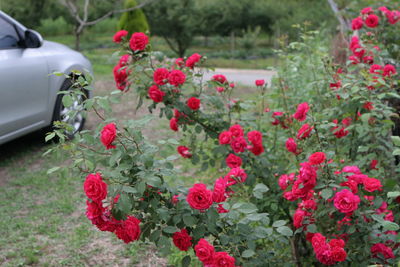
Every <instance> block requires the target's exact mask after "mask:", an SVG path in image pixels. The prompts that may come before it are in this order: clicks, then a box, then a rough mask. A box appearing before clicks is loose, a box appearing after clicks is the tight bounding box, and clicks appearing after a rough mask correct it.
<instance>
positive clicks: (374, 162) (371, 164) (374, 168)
mask: <svg viewBox="0 0 400 267" xmlns="http://www.w3.org/2000/svg"><path fill="white" fill-rule="evenodd" d="M376 165H378V161H377V160H376V159H373V160H371V163H370V164H369V168H370V169H371V170H377V168H376Z"/></svg>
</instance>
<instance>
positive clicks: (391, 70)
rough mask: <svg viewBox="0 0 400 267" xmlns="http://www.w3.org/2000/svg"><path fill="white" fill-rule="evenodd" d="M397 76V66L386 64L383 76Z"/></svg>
mask: <svg viewBox="0 0 400 267" xmlns="http://www.w3.org/2000/svg"><path fill="white" fill-rule="evenodd" d="M395 74H396V68H395V66H393V65H391V64H386V65H385V67H383V74H382V75H383V76H384V77H391V76H392V75H395Z"/></svg>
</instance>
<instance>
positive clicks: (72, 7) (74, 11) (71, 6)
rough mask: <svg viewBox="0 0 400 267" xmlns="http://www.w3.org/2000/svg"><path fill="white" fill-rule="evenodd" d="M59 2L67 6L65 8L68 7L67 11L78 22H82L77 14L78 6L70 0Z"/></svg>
mask: <svg viewBox="0 0 400 267" xmlns="http://www.w3.org/2000/svg"><path fill="white" fill-rule="evenodd" d="M60 3H61V4H62V5H64V6H65V7H67V9H68V11H69V13H70V14H71V16H72V17H73V18H74V19H75V20H76V21H78V22H79V24H82V23H83V21H82V19H81V17H80V16H79V12H78V8H77V7H76V5H75V4H74V3H73V2H72V1H71V0H60Z"/></svg>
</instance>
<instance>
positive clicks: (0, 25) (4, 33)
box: [0, 18, 19, 49]
mask: <svg viewBox="0 0 400 267" xmlns="http://www.w3.org/2000/svg"><path fill="white" fill-rule="evenodd" d="M18 41H19V37H18V34H17V32H16V31H15V28H14V26H13V25H11V24H10V23H8V22H7V21H5V20H4V19H2V18H0V49H11V48H18V47H19V46H18Z"/></svg>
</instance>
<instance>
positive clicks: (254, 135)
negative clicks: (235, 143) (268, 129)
mask: <svg viewBox="0 0 400 267" xmlns="http://www.w3.org/2000/svg"><path fill="white" fill-rule="evenodd" d="M247 139H248V140H249V141H250V142H251V143H252V144H253V145H261V144H262V133H261V132H259V131H250V132H248V133H247Z"/></svg>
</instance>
